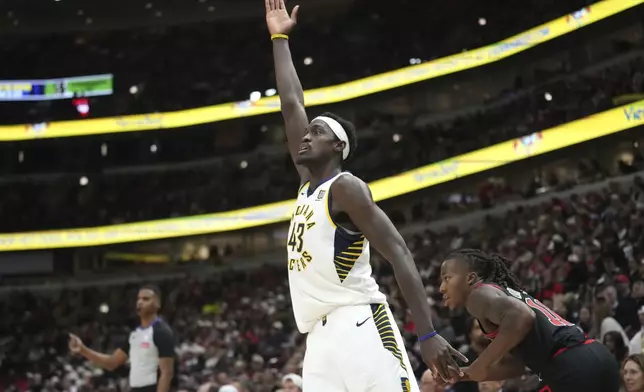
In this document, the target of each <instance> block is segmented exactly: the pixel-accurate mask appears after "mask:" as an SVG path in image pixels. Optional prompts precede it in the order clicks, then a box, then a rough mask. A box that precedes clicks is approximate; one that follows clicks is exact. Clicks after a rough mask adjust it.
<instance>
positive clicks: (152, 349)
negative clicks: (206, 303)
mask: <svg viewBox="0 0 644 392" xmlns="http://www.w3.org/2000/svg"><path fill="white" fill-rule="evenodd" d="M160 308H161V291H160V290H159V289H158V288H157V287H156V286H152V285H147V286H143V287H141V289H140V290H139V294H138V298H137V301H136V311H137V313H138V314H139V318H140V322H141V324H140V326H139V327H138V328H136V329H135V330H133V331H132V332H131V333H130V337H129V339H128V340H127V342H124V343H123V344H122V345H121V346H120V347H119V348H117V349H116V350H115V351H114V352H113V353H112V354H111V355H107V354H101V353H99V352H96V351H94V350H91V349H89V348H87V347H86V346H85V345H84V344H83V342H82V341H81V339H80V338H79V337H78V336H76V335H74V334H70V335H69V349H70V350H71V352H72V353H76V354H80V355H82V356H84V357H85V358H87V360H89V361H91V362H92V363H94V364H95V365H98V366H100V367H101V368H103V369H105V370H109V371H114V370H115V369H117V368H119V367H120V366H123V365H124V364H125V363H126V362H127V360H128V359H129V360H130V390H131V391H132V392H169V391H171V390H172V389H173V388H176V384H177V383H176V381H174V380H176V378H175V377H174V370H175V366H176V365H175V351H174V344H175V343H174V334H173V332H172V329H170V326H168V324H166V323H165V322H164V321H163V320H161V319H160V318H159V315H158V314H159V309H160Z"/></svg>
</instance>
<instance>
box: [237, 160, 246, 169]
mask: <svg viewBox="0 0 644 392" xmlns="http://www.w3.org/2000/svg"><path fill="white" fill-rule="evenodd" d="M239 167H240V168H242V169H246V168H247V167H248V162H247V161H241V162H240V163H239Z"/></svg>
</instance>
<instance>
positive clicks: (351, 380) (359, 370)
mask: <svg viewBox="0 0 644 392" xmlns="http://www.w3.org/2000/svg"><path fill="white" fill-rule="evenodd" d="M302 373H303V378H304V385H303V388H302V390H303V391H305V392H418V391H419V390H418V383H417V382H416V378H415V377H414V373H413V369H412V368H411V365H410V363H409V358H408V357H407V350H406V349H405V344H404V342H403V339H402V336H401V335H400V331H399V330H398V326H397V325H396V324H395V322H394V318H393V316H392V314H391V311H390V310H389V306H387V305H386V304H373V305H358V306H345V307H341V308H338V309H336V310H334V311H333V312H331V313H330V314H328V315H327V316H326V317H325V318H323V319H322V320H320V321H319V322H318V323H317V324H316V325H315V326H314V327H313V329H312V330H311V332H309V335H308V337H307V340H306V354H305V356H304V369H303V372H302Z"/></svg>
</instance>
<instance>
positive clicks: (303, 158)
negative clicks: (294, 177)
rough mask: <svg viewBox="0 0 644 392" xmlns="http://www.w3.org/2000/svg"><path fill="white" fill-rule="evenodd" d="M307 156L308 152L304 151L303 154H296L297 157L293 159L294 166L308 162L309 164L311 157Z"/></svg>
mask: <svg viewBox="0 0 644 392" xmlns="http://www.w3.org/2000/svg"><path fill="white" fill-rule="evenodd" d="M308 154H309V151H304V152H303V153H298V155H297V157H296V158H295V164H296V165H306V164H307V163H308V162H310V161H311V157H310V156H309V155H308Z"/></svg>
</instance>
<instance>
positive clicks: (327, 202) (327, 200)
mask: <svg viewBox="0 0 644 392" xmlns="http://www.w3.org/2000/svg"><path fill="white" fill-rule="evenodd" d="M330 195H331V188H329V191H328V192H327V193H326V195H325V199H324V206H325V209H326V217H327V218H329V222H331V226H333V228H334V229H337V228H338V225H336V224H335V221H334V220H333V217H331V199H330V198H329V196H330Z"/></svg>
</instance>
